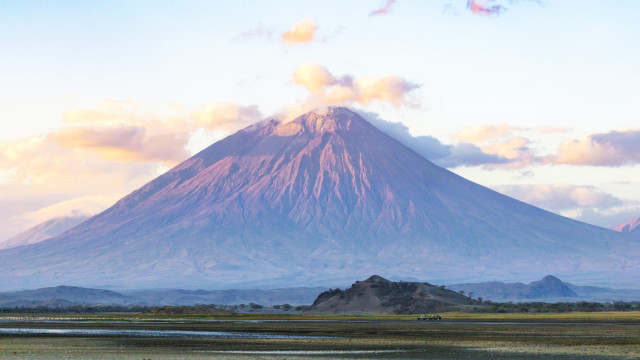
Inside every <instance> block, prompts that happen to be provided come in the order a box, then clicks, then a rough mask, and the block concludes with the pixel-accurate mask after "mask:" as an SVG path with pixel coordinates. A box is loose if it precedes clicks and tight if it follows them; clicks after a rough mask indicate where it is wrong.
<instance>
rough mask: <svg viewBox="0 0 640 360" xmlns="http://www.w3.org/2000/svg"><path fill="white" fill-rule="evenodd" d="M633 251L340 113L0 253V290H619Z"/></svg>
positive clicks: (253, 134) (198, 162)
mask: <svg viewBox="0 0 640 360" xmlns="http://www.w3.org/2000/svg"><path fill="white" fill-rule="evenodd" d="M637 248H638V247H637V242H630V240H627V239H626V238H625V237H624V236H623V235H621V234H619V233H616V232H614V231H611V230H606V229H602V228H599V227H596V226H591V225H587V224H584V223H581V222H578V221H574V220H570V219H567V218H564V217H561V216H558V215H555V214H552V213H549V212H547V211H544V210H541V209H539V208H535V207H533V206H530V205H527V204H525V203H522V202H519V201H517V200H514V199H511V198H509V197H506V196H504V195H501V194H498V193H496V192H494V191H492V190H489V189H487V188H485V187H482V186H480V185H477V184H475V183H472V182H470V181H468V180H466V179H463V178H461V177H459V176H457V175H455V174H454V173H452V172H450V171H448V170H445V169H443V168H440V167H438V166H436V165H434V164H433V163H431V162H430V161H428V160H426V159H424V158H423V157H421V156H420V155H418V154H416V153H415V152H413V151H412V150H410V149H408V148H407V147H406V146H404V145H402V144H401V143H399V142H397V141H396V140H394V139H392V138H390V137H389V136H387V135H386V134H384V133H382V132H380V131H379V130H378V129H376V128H375V127H373V126H372V125H371V124H369V123H368V122H366V121H365V120H364V119H363V118H361V117H360V116H359V115H358V114H356V113H354V112H351V111H350V110H348V109H345V108H330V109H329V110H327V111H326V112H311V113H308V114H305V115H303V116H301V117H299V118H297V119H295V120H294V121H291V122H288V123H279V122H277V121H274V120H271V121H265V122H263V123H260V124H257V125H254V126H250V127H248V128H246V129H244V130H241V131H239V132H237V133H235V134H233V135H231V136H229V137H227V138H225V139H223V140H221V141H219V142H216V143H215V144H213V145H211V146H210V147H209V148H207V149H205V150H203V151H202V152H200V153H198V154H197V155H195V156H193V157H192V158H190V159H188V160H186V161H185V162H183V163H182V164H180V165H178V166H177V167H175V168H174V169H172V170H170V171H169V172H167V173H165V174H164V175H162V176H160V177H158V178H157V179H155V180H153V181H151V182H150V183H148V184H146V185H145V186H143V187H142V188H140V189H139V190H136V191H134V192H133V193H131V194H130V195H128V196H126V197H125V198H123V199H122V200H120V201H118V202H117V203H116V204H115V205H114V206H112V207H111V208H109V209H108V210H106V211H104V212H103V213H101V214H99V215H97V216H95V217H93V218H91V219H90V220H88V221H86V222H84V223H83V224H81V225H80V226H77V227H75V228H74V229H72V230H71V231H69V232H67V233H65V234H62V235H60V236H57V237H55V238H52V239H49V240H46V241H44V242H41V243H38V244H34V245H31V246H28V247H20V248H14V249H9V250H5V251H0V272H2V273H3V274H7V276H5V277H3V278H1V279H0V288H2V289H7V288H16V287H21V288H25V287H38V286H49V285H51V284H56V283H60V282H64V283H67V284H73V285H79V286H92V287H96V286H99V287H105V286H116V287H125V288H136V287H138V288H139V287H146V288H151V287H165V288H166V287H180V288H203V287H205V288H224V287H226V288H228V287H230V286H234V287H245V288H247V287H290V286H316V285H328V286H331V285H335V284H340V283H343V284H345V283H348V282H351V281H353V279H354V278H357V277H364V276H368V274H371V273H383V274H390V275H395V276H412V277H416V278H423V279H424V278H428V279H440V280H454V281H455V280H461V279H463V280H484V279H487V278H496V277H501V278H509V277H515V278H522V277H532V275H533V274H537V273H538V272H541V271H542V272H546V273H550V272H553V273H556V274H559V275H562V276H564V277H567V278H570V279H573V280H575V279H584V280H593V279H599V280H609V279H612V278H614V277H615V279H616V280H618V281H626V280H628V279H632V278H633V277H634V276H635V275H637V274H638V272H639V271H638V266H639V265H638V262H639V260H638V257H636V256H634V254H637V253H638V250H637Z"/></svg>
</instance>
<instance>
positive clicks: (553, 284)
mask: <svg viewBox="0 0 640 360" xmlns="http://www.w3.org/2000/svg"><path fill="white" fill-rule="evenodd" d="M447 288H449V289H452V290H455V291H459V292H460V291H462V292H464V293H465V294H467V295H469V296H472V297H474V298H478V297H481V298H483V299H484V300H492V301H516V302H527V301H546V302H556V301H568V302H575V301H599V302H607V301H631V300H635V301H637V300H640V289H612V288H607V287H597V286H576V285H573V284H570V283H565V282H563V281H562V280H560V279H558V278H557V277H555V276H552V275H547V276H545V277H544V278H543V279H542V280H539V281H534V282H531V283H529V284H523V283H504V282H498V281H492V282H484V283H467V284H454V285H448V286H447Z"/></svg>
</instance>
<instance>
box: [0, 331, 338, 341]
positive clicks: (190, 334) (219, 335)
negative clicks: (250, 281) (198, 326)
mask: <svg viewBox="0 0 640 360" xmlns="http://www.w3.org/2000/svg"><path fill="white" fill-rule="evenodd" d="M2 335H13V336H16V335H18V336H19V335H62V336H124V337H165V338H214V339H321V338H326V337H319V336H298V335H277V334H258V333H244V332H221V331H187V330H124V329H122V330H121V329H25V328H0V336H2Z"/></svg>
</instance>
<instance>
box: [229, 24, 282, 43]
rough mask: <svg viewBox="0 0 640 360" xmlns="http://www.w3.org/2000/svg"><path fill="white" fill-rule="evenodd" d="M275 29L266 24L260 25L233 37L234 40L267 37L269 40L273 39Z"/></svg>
mask: <svg viewBox="0 0 640 360" xmlns="http://www.w3.org/2000/svg"><path fill="white" fill-rule="evenodd" d="M273 33H274V31H273V29H270V28H268V27H266V26H264V25H258V26H257V27H256V28H254V29H249V30H247V31H243V32H241V33H240V34H238V35H236V36H235V37H233V39H231V40H232V41H245V40H249V39H265V40H267V41H269V42H271V41H273V38H274V37H273Z"/></svg>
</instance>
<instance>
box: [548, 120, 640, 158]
mask: <svg viewBox="0 0 640 360" xmlns="http://www.w3.org/2000/svg"><path fill="white" fill-rule="evenodd" d="M639 144H640V130H636V129H633V130H625V131H610V132H608V133H603V134H592V135H588V136H585V137H583V138H582V139H579V140H567V141H564V142H563V143H562V144H560V146H559V147H558V155H557V156H555V157H553V158H552V159H551V161H552V162H553V163H556V164H572V165H593V166H624V165H632V164H638V163H640V146H639Z"/></svg>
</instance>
